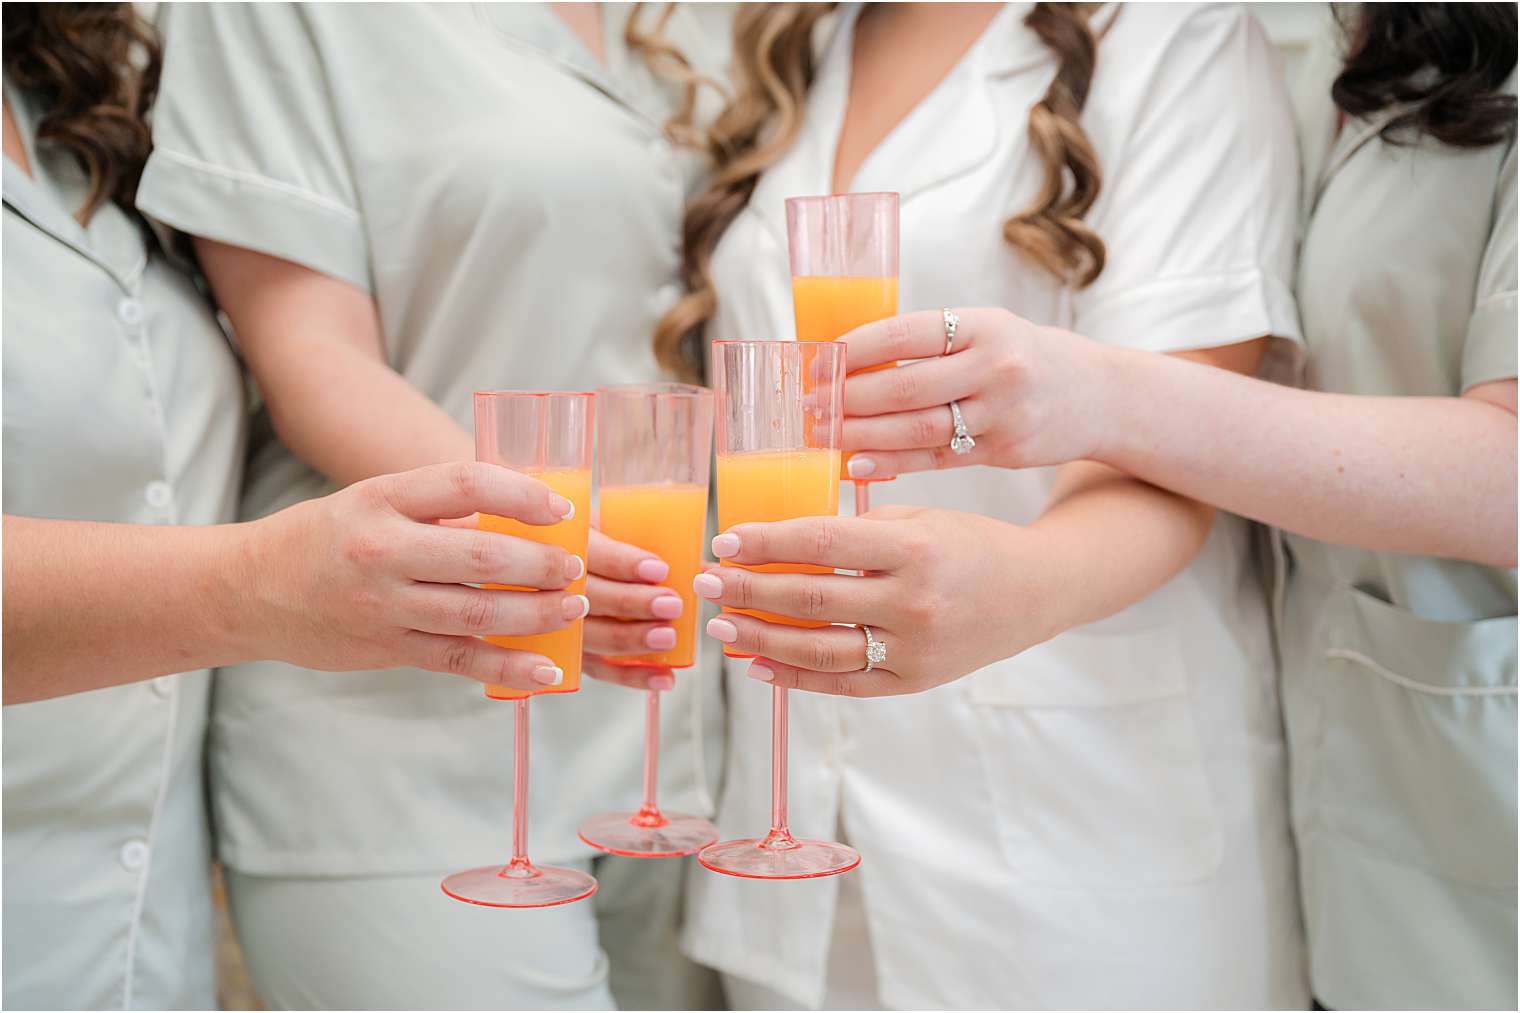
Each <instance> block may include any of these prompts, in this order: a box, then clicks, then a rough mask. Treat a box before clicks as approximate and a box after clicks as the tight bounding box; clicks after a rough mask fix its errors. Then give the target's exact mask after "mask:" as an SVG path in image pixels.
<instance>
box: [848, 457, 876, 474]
mask: <svg viewBox="0 0 1520 1013" xmlns="http://www.w3.org/2000/svg"><path fill="white" fill-rule="evenodd" d="M846 467H847V468H848V470H849V472H850V477H851V478H865V477H866V476H867V475H874V474H876V462H875V461H873V460H871V459H870V458H869V457H859V456H856V457H852V458H850V463H849V464H848V465H847V466H846Z"/></svg>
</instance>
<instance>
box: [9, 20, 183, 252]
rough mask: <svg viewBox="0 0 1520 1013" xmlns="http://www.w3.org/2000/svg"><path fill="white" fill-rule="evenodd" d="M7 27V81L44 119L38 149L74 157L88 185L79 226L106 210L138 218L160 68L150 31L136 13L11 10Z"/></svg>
mask: <svg viewBox="0 0 1520 1013" xmlns="http://www.w3.org/2000/svg"><path fill="white" fill-rule="evenodd" d="M0 19H3V27H4V42H5V56H4V63H5V75H6V77H8V78H9V79H10V80H11V81H12V83H14V84H16V85H17V86H18V87H21V88H24V89H26V90H27V91H28V92H30V93H32V94H33V95H36V96H37V97H38V98H39V99H40V101H41V103H42V106H43V108H44V110H45V111H44V112H43V114H42V117H41V118H40V119H39V120H38V122H37V144H38V146H39V147H44V146H46V147H55V148H58V149H61V150H62V151H65V152H67V153H68V154H70V155H72V156H73V157H74V160H75V161H77V162H78V163H79V166H80V168H81V169H83V170H84V172H85V173H86V174H87V175H88V177H89V181H90V189H89V193H88V195H87V196H86V197H85V202H84V206H83V207H81V208H79V209H78V210H77V211H76V212H75V217H76V218H78V219H79V221H81V222H88V221H89V220H90V218H91V216H93V215H94V214H95V212H96V211H98V210H99V209H100V206H101V205H102V204H104V203H105V202H106V201H114V202H116V203H117V204H118V205H120V206H121V207H122V208H123V209H124V210H126V211H127V212H129V213H131V214H133V215H135V214H136V212H135V210H134V209H133V197H134V196H135V195H136V193H137V181H138V179H139V178H141V176H142V171H143V166H144V165H145V164H146V163H147V161H148V152H149V151H150V150H151V149H152V135H151V134H150V133H149V130H148V122H147V113H148V109H149V108H150V107H151V106H152V105H153V97H154V95H155V94H156V93H157V92H158V75H159V69H160V66H161V55H160V50H159V45H158V39H157V38H156V37H155V35H154V33H153V29H152V27H151V26H150V25H148V24H147V23H146V22H145V21H143V20H142V19H141V18H140V17H138V16H137V14H136V13H135V11H134V10H133V8H132V5H131V4H130V3H100V4H92V3H7V4H5V6H4V8H3V10H0Z"/></svg>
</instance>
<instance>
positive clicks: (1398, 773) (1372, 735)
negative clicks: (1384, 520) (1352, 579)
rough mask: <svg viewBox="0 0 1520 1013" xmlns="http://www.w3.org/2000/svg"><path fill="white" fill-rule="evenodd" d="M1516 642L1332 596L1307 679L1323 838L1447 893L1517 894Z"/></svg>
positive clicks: (1482, 623) (1489, 626) (1505, 626)
mask: <svg viewBox="0 0 1520 1013" xmlns="http://www.w3.org/2000/svg"><path fill="white" fill-rule="evenodd" d="M1515 632H1516V624H1515V617H1514V616H1504V617H1500V618H1497V619H1484V620H1479V621H1476V622H1438V621H1435V620H1431V619H1424V618H1422V617H1420V616H1417V615H1415V614H1414V613H1412V612H1407V611H1405V610H1404V609H1401V608H1398V607H1397V606H1395V605H1391V604H1389V603H1387V602H1384V601H1381V600H1380V599H1378V598H1375V597H1373V596H1372V595H1369V594H1366V593H1363V592H1361V591H1357V590H1355V589H1352V588H1340V589H1337V590H1336V591H1335V592H1333V593H1332V595H1331V597H1330V599H1329V602H1328V607H1327V609H1326V611H1325V615H1324V625H1323V626H1322V627H1321V633H1320V635H1319V637H1318V638H1317V639H1316V643H1315V647H1314V650H1313V652H1312V654H1311V656H1310V658H1309V659H1308V663H1309V665H1310V666H1311V667H1310V671H1308V672H1307V673H1304V674H1305V675H1307V677H1308V678H1310V679H1312V680H1314V681H1315V682H1316V683H1317V684H1318V689H1319V696H1320V699H1321V703H1322V715H1323V720H1322V721H1321V723H1320V727H1319V734H1318V737H1317V742H1316V743H1315V748H1314V749H1313V752H1312V753H1311V756H1310V763H1311V764H1312V766H1311V769H1310V771H1309V781H1308V783H1309V790H1310V793H1311V798H1312V799H1313V800H1314V802H1315V809H1316V810H1317V815H1318V820H1317V821H1316V822H1318V823H1319V824H1320V826H1321V828H1322V829H1323V830H1325V831H1328V832H1329V833H1332V834H1334V835H1336V836H1339V837H1341V838H1343V839H1345V840H1348V841H1350V842H1352V843H1354V844H1356V845H1357V846H1358V847H1359V848H1361V849H1363V850H1365V851H1367V852H1370V853H1372V854H1374V855H1378V856H1381V857H1383V858H1385V859H1388V860H1392V861H1394V862H1397V863H1400V864H1402V865H1406V866H1411V867H1415V868H1419V869H1423V870H1426V871H1429V872H1432V873H1434V874H1436V875H1439V876H1442V877H1444V878H1447V879H1450V880H1454V881H1456V882H1460V883H1466V884H1469V885H1472V886H1479V887H1513V886H1515V885H1516V876H1515V858H1516V837H1515V755H1516V754H1515V749H1516V703H1517V695H1516V678H1515V670H1516V652H1515ZM1311 818H1312V815H1311Z"/></svg>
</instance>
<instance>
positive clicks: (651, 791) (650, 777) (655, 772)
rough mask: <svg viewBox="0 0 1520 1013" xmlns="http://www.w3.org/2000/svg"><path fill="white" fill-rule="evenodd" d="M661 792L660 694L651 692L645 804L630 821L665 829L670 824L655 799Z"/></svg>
mask: <svg viewBox="0 0 1520 1013" xmlns="http://www.w3.org/2000/svg"><path fill="white" fill-rule="evenodd" d="M659 791H660V693H659V691H658V690H654V689H652V690H650V691H649V695H648V698H647V699H646V700H645V703H644V804H643V805H642V806H640V807H639V811H638V812H637V813H635V814H634V817H633V819H632V820H631V821H630V822H632V823H633V824H634V825H635V826H640V827H663V826H664V825H665V824H666V823H668V822H670V821H669V820H667V819H666V818H665V817H664V815H662V814H661V812H660V805H659V803H658V802H656V801H655V797H656V796H657V795H658V794H659Z"/></svg>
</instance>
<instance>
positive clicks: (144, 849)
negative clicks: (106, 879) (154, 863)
mask: <svg viewBox="0 0 1520 1013" xmlns="http://www.w3.org/2000/svg"><path fill="white" fill-rule="evenodd" d="M147 861H148V842H147V841H138V840H131V841H128V842H127V843H125V844H123V845H122V846H121V867H122V868H123V869H131V870H136V869H141V868H142V867H143V865H144V864H146V863H147Z"/></svg>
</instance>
